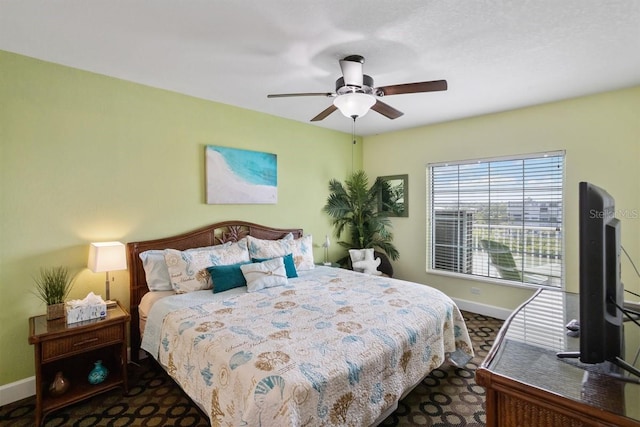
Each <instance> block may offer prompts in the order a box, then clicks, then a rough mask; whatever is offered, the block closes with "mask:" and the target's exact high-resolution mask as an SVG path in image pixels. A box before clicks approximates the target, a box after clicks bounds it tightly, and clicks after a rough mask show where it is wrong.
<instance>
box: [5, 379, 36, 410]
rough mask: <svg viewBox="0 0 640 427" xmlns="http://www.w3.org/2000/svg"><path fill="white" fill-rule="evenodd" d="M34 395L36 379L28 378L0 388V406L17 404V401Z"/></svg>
mask: <svg viewBox="0 0 640 427" xmlns="http://www.w3.org/2000/svg"><path fill="white" fill-rule="evenodd" d="M34 394H36V377H35V376H33V377H29V378H25V379H22V380H18V381H15V382H12V383H9V384H5V385H2V386H0V406H4V405H8V404H9V403H13V402H17V401H18V400H22V399H25V398H27V397H30V396H33V395H34Z"/></svg>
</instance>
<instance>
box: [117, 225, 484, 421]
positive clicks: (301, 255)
mask: <svg viewBox="0 0 640 427" xmlns="http://www.w3.org/2000/svg"><path fill="white" fill-rule="evenodd" d="M127 246H128V256H129V268H130V270H129V271H130V279H131V280H130V282H131V295H130V296H131V300H130V303H131V318H132V322H131V334H130V337H131V354H132V359H134V360H137V358H138V355H139V351H140V348H141V347H142V349H143V350H144V351H145V352H146V353H148V354H149V355H150V356H151V357H153V358H154V359H156V360H157V361H158V362H159V364H160V365H161V366H162V367H163V369H165V370H166V371H167V373H168V374H169V375H170V376H171V377H172V378H173V379H174V380H175V381H176V383H177V384H178V385H179V386H180V387H181V388H182V389H183V390H184V391H185V392H186V394H187V395H188V396H189V397H190V398H191V399H192V400H193V401H194V402H195V403H196V404H197V405H198V406H199V407H200V408H201V409H202V410H203V411H204V412H205V413H206V414H207V415H208V416H209V419H210V422H211V425H213V426H239V425H248V426H274V425H277V426H313V425H323V426H324V425H326V426H345V425H354V426H368V425H377V424H378V423H380V422H381V421H382V420H384V418H386V416H388V415H389V414H390V413H391V412H393V410H395V408H396V407H397V402H398V401H399V400H400V399H402V398H403V397H404V396H405V395H406V394H407V393H408V392H409V391H411V390H412V389H413V388H414V387H415V386H416V385H417V384H419V383H420V381H421V380H422V379H423V378H424V377H425V376H426V375H428V374H429V372H431V371H432V370H433V369H435V368H437V367H438V366H440V365H441V364H442V363H444V362H445V361H446V360H449V361H450V362H452V363H455V364H458V365H464V364H466V362H467V361H468V360H469V359H470V358H471V357H472V356H473V349H472V345H471V340H470V338H469V334H468V332H467V329H466V325H465V323H464V320H463V318H462V315H461V314H460V311H459V310H458V308H457V307H456V305H455V304H454V303H453V301H452V300H451V299H450V298H448V297H447V296H446V295H444V294H443V293H442V292H440V291H438V290H436V289H433V288H430V287H428V286H425V285H422V284H417V283H411V282H406V281H401V280H397V279H392V278H388V277H381V276H370V275H365V274H362V273H356V272H353V271H350V270H345V269H339V268H332V267H326V266H315V265H314V264H313V250H312V249H313V248H312V238H311V236H308V235H304V234H303V230H302V229H298V228H296V229H279V228H272V227H266V226H262V225H258V224H253V223H249V222H244V221H226V222H222V223H217V224H213V225H210V226H207V227H203V228H200V229H198V230H195V231H192V232H188V233H185V234H180V235H177V236H173V237H168V238H162V239H156V240H148V241H142V242H132V243H128V245H127ZM244 248H247V250H248V251H249V257H248V260H247V259H246V258H247V255H246V254H245V253H244V252H243V251H244ZM203 251H204V252H203ZM287 252H288V253H287ZM204 253H206V256H204V255H202V254H204ZM141 254H142V257H141ZM149 254H153V255H154V256H156V257H159V256H160V255H163V256H164V259H165V261H166V267H167V268H168V269H169V272H170V276H171V279H170V280H171V282H172V286H173V288H174V289H173V290H169V289H162V290H158V287H157V286H155V285H152V283H155V279H156V277H155V276H154V275H153V272H152V271H151V270H150V268H149V263H148V258H145V257H148V256H149ZM203 257H204V258H203ZM143 259H144V262H143ZM203 259H204V261H202V260H203ZM185 260H187V261H189V262H188V263H187V264H188V265H187V266H186V267H184V265H182V264H184V263H185ZM198 262H203V263H206V262H212V263H213V264H214V265H213V266H208V267H207V268H206V270H207V272H208V273H209V275H206V274H202V271H200V272H199V273H198V271H196V270H198V268H200V267H202V265H203V264H198ZM196 267H198V268H196ZM145 268H146V269H147V270H146V271H145ZM185 271H186V273H185ZM238 271H240V274H239V273H238ZM176 272H178V273H176ZM176 277H179V279H177V278H176ZM194 278H196V279H197V280H199V281H200V282H197V281H194V280H192V279H194ZM240 279H244V283H245V284H244V285H239V284H238V283H237V281H238V280H240ZM147 281H149V284H148V283H147ZM212 282H213V283H212ZM198 283H200V284H203V287H202V288H198V287H197V285H198ZM205 283H209V285H212V286H213V291H212V289H209V288H207V287H206V285H204V284H205ZM234 283H235V284H234ZM193 284H196V286H195V287H192V285H193ZM232 284H234V285H233V286H231V285H232ZM154 286H155V287H154ZM150 288H153V289H154V290H150ZM176 291H177V292H176Z"/></svg>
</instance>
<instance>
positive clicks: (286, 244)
mask: <svg viewBox="0 0 640 427" xmlns="http://www.w3.org/2000/svg"><path fill="white" fill-rule="evenodd" d="M246 239H247V243H248V246H249V255H250V257H251V258H259V259H265V258H276V257H281V256H285V255H288V254H290V253H291V252H292V243H293V234H291V233H289V234H287V235H286V236H284V237H283V238H282V239H280V240H263V239H256V238H255V237H252V236H247V237H246Z"/></svg>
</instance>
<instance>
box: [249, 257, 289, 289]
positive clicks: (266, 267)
mask: <svg viewBox="0 0 640 427" xmlns="http://www.w3.org/2000/svg"><path fill="white" fill-rule="evenodd" d="M240 270H242V274H243V275H244V278H245V280H246V281H247V292H256V291H259V290H260V289H266V288H273V287H275V286H283V285H286V284H287V271H286V269H285V268H284V261H283V259H282V258H273V259H270V260H267V261H263V262H255V263H253V264H242V265H241V266H240Z"/></svg>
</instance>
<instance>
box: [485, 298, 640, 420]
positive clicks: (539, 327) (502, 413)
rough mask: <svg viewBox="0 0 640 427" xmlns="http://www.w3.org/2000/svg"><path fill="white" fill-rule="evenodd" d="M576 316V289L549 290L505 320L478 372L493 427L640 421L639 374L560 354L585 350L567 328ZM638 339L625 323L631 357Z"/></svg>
mask: <svg viewBox="0 0 640 427" xmlns="http://www.w3.org/2000/svg"><path fill="white" fill-rule="evenodd" d="M578 317H579V316H578V295H577V294H570V293H565V292H560V291H551V290H543V291H539V292H537V293H536V294H535V295H534V296H533V297H532V298H531V299H530V300H529V301H527V302H526V303H524V304H523V305H522V306H520V307H519V308H518V309H517V310H516V311H515V312H514V313H513V314H512V315H511V317H510V318H509V319H507V321H506V322H505V323H504V325H503V327H502V329H501V330H500V332H499V334H498V336H497V338H496V342H495V343H494V345H493V347H492V349H491V351H490V352H489V355H488V356H487V358H486V360H485V361H484V363H483V364H482V366H481V367H480V368H479V369H478V370H477V372H476V381H477V383H478V384H480V385H481V386H483V387H485V388H486V389H487V401H486V411H487V426H488V427H493V426H508V427H512V426H536V427H557V426H563V427H576V426H617V427H624V426H640V382H639V381H640V380H639V379H638V378H637V377H634V376H633V375H631V374H628V373H626V371H621V372H620V373H617V372H616V371H617V370H619V369H618V368H617V367H615V366H614V367H612V366H611V364H609V363H608V362H605V363H603V364H597V365H589V364H583V363H580V362H579V360H577V359H559V358H558V357H557V356H556V353H557V352H561V351H578V350H579V346H580V343H579V338H575V337H570V336H567V333H566V332H567V330H566V328H565V325H566V324H567V323H568V322H569V321H570V320H571V319H577V318H578ZM639 337H640V328H638V327H637V326H636V325H634V324H633V323H630V322H627V323H625V339H626V341H627V343H628V345H627V346H626V352H625V357H624V359H625V360H626V361H627V362H629V363H633V360H634V358H635V355H636V352H637V351H638V346H639V345H640V343H639V341H640V339H639ZM635 366H636V367H638V363H637V362H636V365H635ZM612 371H613V372H612Z"/></svg>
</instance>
